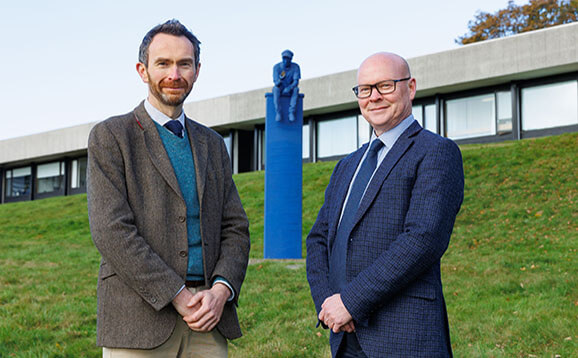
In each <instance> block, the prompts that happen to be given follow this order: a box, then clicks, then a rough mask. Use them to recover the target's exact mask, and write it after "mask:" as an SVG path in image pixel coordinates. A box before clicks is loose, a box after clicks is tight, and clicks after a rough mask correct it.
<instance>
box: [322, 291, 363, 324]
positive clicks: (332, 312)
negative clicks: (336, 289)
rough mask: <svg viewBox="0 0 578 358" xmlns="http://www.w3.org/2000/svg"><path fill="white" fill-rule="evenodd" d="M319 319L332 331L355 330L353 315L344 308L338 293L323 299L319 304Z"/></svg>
mask: <svg viewBox="0 0 578 358" xmlns="http://www.w3.org/2000/svg"><path fill="white" fill-rule="evenodd" d="M319 320H321V321H323V323H325V324H326V325H327V326H328V327H329V328H330V329H331V330H332V331H333V333H339V332H340V331H345V332H353V330H355V325H354V324H353V317H351V315H350V314H349V311H347V308H345V305H344V304H343V301H341V295H340V294H339V293H336V294H334V295H333V296H331V297H327V298H326V299H325V301H324V302H323V304H322V305H321V312H319ZM350 323H351V324H350Z"/></svg>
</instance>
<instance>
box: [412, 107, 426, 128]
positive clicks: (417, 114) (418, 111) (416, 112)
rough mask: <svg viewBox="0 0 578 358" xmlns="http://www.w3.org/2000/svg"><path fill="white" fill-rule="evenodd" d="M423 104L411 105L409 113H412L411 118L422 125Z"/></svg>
mask: <svg viewBox="0 0 578 358" xmlns="http://www.w3.org/2000/svg"><path fill="white" fill-rule="evenodd" d="M422 111H423V106H422V105H421V104H417V105H415V106H412V107H411V114H413V118H414V119H415V120H416V121H417V122H418V123H419V124H420V125H421V126H422V127H423V113H422Z"/></svg>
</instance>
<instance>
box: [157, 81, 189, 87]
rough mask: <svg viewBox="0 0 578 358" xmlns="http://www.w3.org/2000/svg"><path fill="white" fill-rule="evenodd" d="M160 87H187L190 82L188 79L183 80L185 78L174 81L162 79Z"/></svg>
mask: <svg viewBox="0 0 578 358" xmlns="http://www.w3.org/2000/svg"><path fill="white" fill-rule="evenodd" d="M160 87H162V88H166V87H169V88H187V87H188V83H187V81H185V80H183V79H178V80H174V81H169V80H166V81H162V82H161V83H160Z"/></svg>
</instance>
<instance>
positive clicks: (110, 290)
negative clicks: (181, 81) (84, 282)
mask: <svg viewBox="0 0 578 358" xmlns="http://www.w3.org/2000/svg"><path fill="white" fill-rule="evenodd" d="M143 103H144V102H143ZM143 103H141V104H140V105H139V106H138V107H137V108H135V110H134V111H133V112H130V113H128V114H125V115H122V116H118V117H112V118H109V119H107V120H106V121H103V122H101V123H99V124H97V125H96V126H95V127H94V128H93V130H92V132H91V133H90V137H89V140H88V215H89V221H90V231H91V234H92V239H93V241H94V244H95V245H96V247H97V248H98V250H99V251H100V253H101V255H102V261H101V264H100V271H99V275H98V284H97V297H98V307H97V344H98V345H99V346H105V347H117V348H141V349H150V348H154V347H157V346H159V345H161V344H162V343H164V342H165V341H166V340H167V339H168V338H169V336H170V335H171V333H172V331H173V329H174V327H175V323H176V322H177V319H181V318H180V316H179V314H178V313H177V312H176V311H175V309H174V308H173V306H172V304H171V301H172V299H173V298H174V296H175V294H176V293H177V291H178V290H179V289H180V288H181V287H182V285H183V284H184V282H185V277H186V270H187V259H188V257H187V256H188V252H187V250H188V244H187V224H186V207H185V201H184V199H183V197H182V195H181V192H180V189H179V185H178V183H177V178H176V176H175V174H174V170H173V168H172V166H171V162H170V160H169V157H168V155H167V153H166V150H165V148H164V146H163V143H162V141H161V139H160V136H159V134H158V132H157V129H156V127H155V124H154V122H153V120H152V119H151V118H150V117H149V116H148V114H147V112H146V111H145V109H144V104H143ZM185 127H186V130H187V133H188V136H189V139H190V142H191V148H192V152H193V158H194V161H195V170H196V179H197V190H198V194H199V204H200V209H201V212H200V220H201V236H202V243H203V244H202V248H203V262H204V268H205V280H206V282H207V283H209V284H210V283H211V282H212V281H213V279H214V278H215V277H216V276H222V277H224V278H225V279H227V281H228V282H229V283H230V284H231V285H232V286H233V289H234V290H235V300H234V301H235V302H228V303H227V304H226V305H225V309H224V312H223V316H222V318H221V321H220V322H219V324H218V325H217V329H218V330H219V331H220V332H221V334H223V336H224V337H226V338H228V339H234V338H238V337H240V336H241V329H240V327H239V321H238V319H237V312H236V304H237V299H238V298H239V293H240V290H241V284H242V282H243V279H244V278H245V272H246V269H247V262H248V258H249V246H250V241H249V222H248V220H247V216H246V215H245V211H244V210H243V207H242V205H241V200H240V199H239V194H238V193H237V189H236V187H235V184H234V183H233V179H232V176H231V163H230V160H229V156H228V154H227V150H226V147H225V144H224V142H223V140H222V138H221V136H219V135H218V134H217V133H215V132H214V131H213V130H211V129H209V128H206V127H204V126H202V125H200V124H198V123H196V122H193V121H192V120H190V119H188V118H187V119H186V126H185Z"/></svg>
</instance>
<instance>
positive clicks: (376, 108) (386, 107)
mask: <svg viewBox="0 0 578 358" xmlns="http://www.w3.org/2000/svg"><path fill="white" fill-rule="evenodd" d="M388 108H389V106H380V107H375V108H370V109H369V111H370V112H379V111H385V110H386V109H388Z"/></svg>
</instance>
